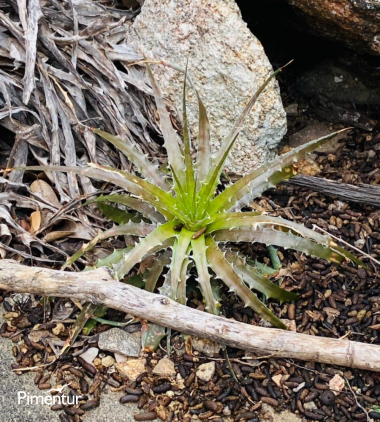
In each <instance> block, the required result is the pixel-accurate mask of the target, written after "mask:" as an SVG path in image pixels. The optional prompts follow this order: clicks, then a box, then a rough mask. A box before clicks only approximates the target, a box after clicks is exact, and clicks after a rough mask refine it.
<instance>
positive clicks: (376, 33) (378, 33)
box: [286, 0, 380, 56]
mask: <svg viewBox="0 0 380 422" xmlns="http://www.w3.org/2000/svg"><path fill="white" fill-rule="evenodd" d="M286 1H287V2H288V3H290V4H291V5H292V6H294V7H295V8H298V9H299V10H300V11H301V12H302V14H304V15H305V16H306V18H307V21H308V23H309V26H310V29H311V30H312V31H313V32H315V33H316V34H318V35H323V36H325V37H328V38H331V39H334V40H338V41H342V42H344V43H345V44H346V45H348V46H349V47H351V48H354V49H356V50H359V51H364V52H369V53H372V54H375V55H378V56H379V55H380V18H379V16H380V2H379V1H378V0H286Z"/></svg>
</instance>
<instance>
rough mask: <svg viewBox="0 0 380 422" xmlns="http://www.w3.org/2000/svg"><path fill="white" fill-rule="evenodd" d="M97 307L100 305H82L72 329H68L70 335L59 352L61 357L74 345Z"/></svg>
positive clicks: (88, 303) (87, 303)
mask: <svg viewBox="0 0 380 422" xmlns="http://www.w3.org/2000/svg"><path fill="white" fill-rule="evenodd" d="M99 306H101V305H96V304H94V303H91V302H86V303H85V304H84V305H83V308H82V310H81V312H80V314H79V315H78V316H77V318H76V320H75V322H74V324H73V326H72V328H71V329H70V335H69V337H68V338H67V340H66V342H65V345H64V346H63V348H62V350H61V353H60V354H61V355H63V354H64V353H65V351H66V350H68V349H69V348H70V347H71V346H72V345H73V344H74V343H75V340H76V339H77V337H78V335H79V334H80V332H81V331H82V329H83V327H84V326H85V324H86V323H87V321H88V320H89V319H90V318H91V317H92V315H93V314H94V312H95V311H96V310H97V309H98V307H99Z"/></svg>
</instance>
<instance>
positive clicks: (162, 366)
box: [152, 357, 176, 377]
mask: <svg viewBox="0 0 380 422" xmlns="http://www.w3.org/2000/svg"><path fill="white" fill-rule="evenodd" d="M152 373H153V374H154V375H160V376H162V377H171V376H174V375H175V374H176V371H175V369H174V363H173V362H172V361H171V360H170V359H168V358H166V357H165V358H162V359H160V360H159V362H158V363H157V365H156V366H155V367H154V368H153V371H152Z"/></svg>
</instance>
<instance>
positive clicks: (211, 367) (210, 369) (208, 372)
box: [196, 361, 215, 382]
mask: <svg viewBox="0 0 380 422" xmlns="http://www.w3.org/2000/svg"><path fill="white" fill-rule="evenodd" d="M214 374H215V362H214V361H212V362H207V363H203V364H202V365H199V367H198V370H197V372H196V375H197V377H198V378H199V379H200V380H202V381H204V382H209V381H210V380H211V378H212V377H213V376H214Z"/></svg>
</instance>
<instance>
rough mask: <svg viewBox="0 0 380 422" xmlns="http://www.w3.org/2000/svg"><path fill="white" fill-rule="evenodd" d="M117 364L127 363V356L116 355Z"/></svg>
mask: <svg viewBox="0 0 380 422" xmlns="http://www.w3.org/2000/svg"><path fill="white" fill-rule="evenodd" d="M114 355H115V359H116V362H117V363H122V362H126V361H127V360H128V358H127V356H124V355H121V354H120V353H114Z"/></svg>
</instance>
